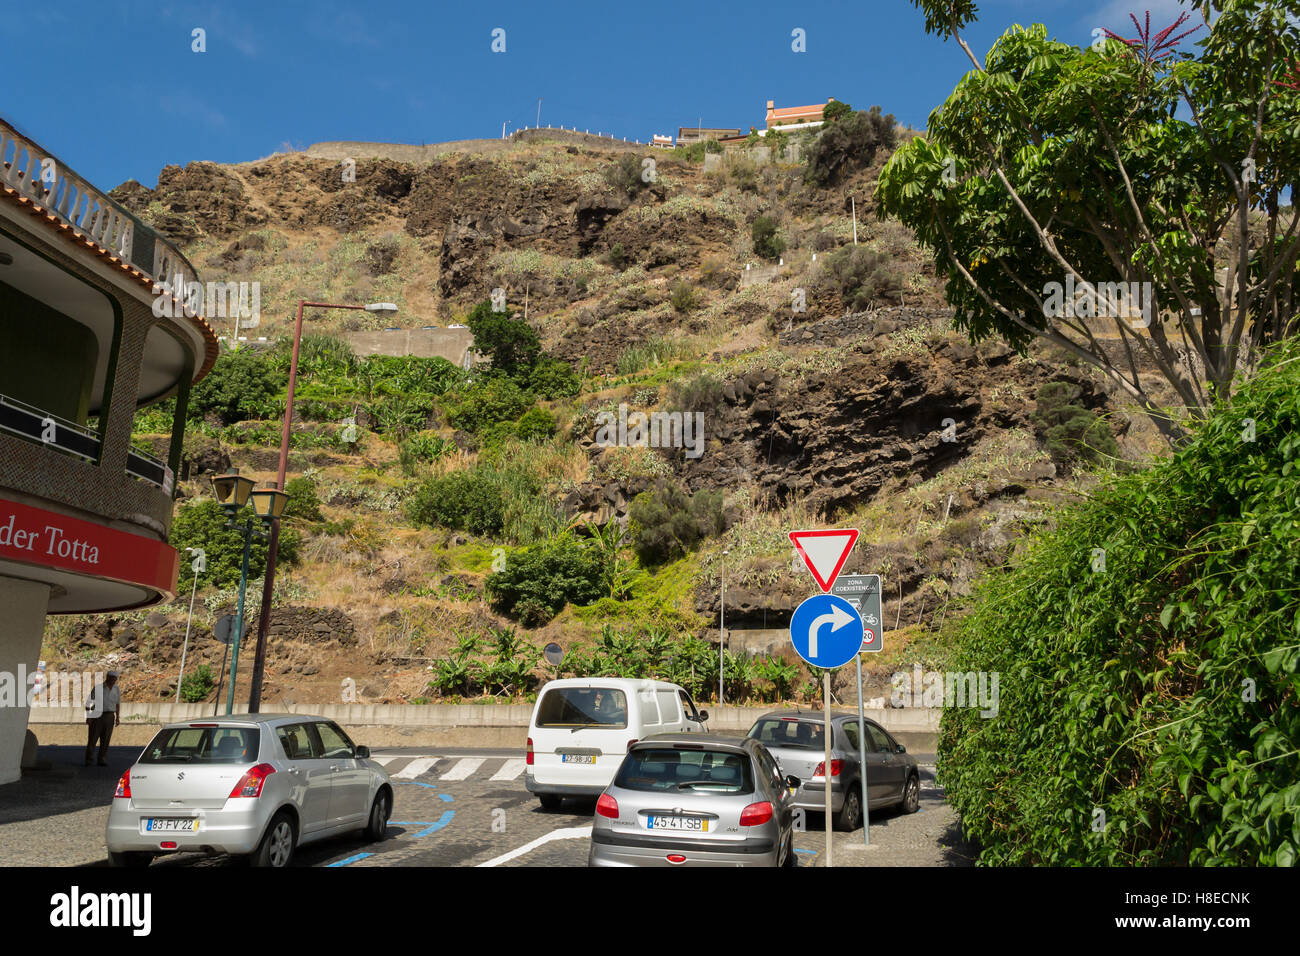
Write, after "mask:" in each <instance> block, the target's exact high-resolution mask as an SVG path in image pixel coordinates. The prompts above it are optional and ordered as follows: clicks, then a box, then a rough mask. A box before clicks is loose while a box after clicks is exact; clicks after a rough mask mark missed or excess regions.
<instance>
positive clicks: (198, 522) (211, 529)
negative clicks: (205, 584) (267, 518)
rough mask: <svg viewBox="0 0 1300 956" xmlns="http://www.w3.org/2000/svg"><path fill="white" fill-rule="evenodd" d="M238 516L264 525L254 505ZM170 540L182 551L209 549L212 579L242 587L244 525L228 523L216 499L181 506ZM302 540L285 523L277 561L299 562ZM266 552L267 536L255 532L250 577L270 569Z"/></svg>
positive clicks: (222, 585)
mask: <svg viewBox="0 0 1300 956" xmlns="http://www.w3.org/2000/svg"><path fill="white" fill-rule="evenodd" d="M235 517H236V520H237V521H238V522H239V524H240V525H241V526H242V525H243V523H244V521H245V520H247V519H248V518H252V519H253V529H254V530H255V531H261V530H262V528H263V526H262V519H260V518H258V517H255V516H254V514H253V509H252V508H249V507H245V508H244V509H243V510H242V511H240V512H239V513H238V514H237V515H236V516H235ZM168 541H169V542H170V543H171V546H172V547H173V548H175V549H176V550H178V551H181V552H184V550H185V549H186V548H203V549H204V551H206V552H207V559H208V570H207V578H208V580H209V581H210V582H211V583H212V584H213V585H215V586H216V587H219V588H237V587H239V568H240V562H241V561H242V560H243V555H244V532H243V528H242V527H238V528H228V527H226V516H225V512H223V511H222V509H221V505H219V504H217V502H216V501H214V500H212V499H211V498H205V499H202V500H199V501H196V502H194V503H192V504H188V505H184V506H183V507H181V508H179V509H177V511H176V517H175V518H174V519H173V520H172V529H171V535H170V536H169V537H168ZM301 544H302V536H301V535H300V534H299V533H298V532H297V531H296V530H294V529H293V528H288V527H285V526H284V525H283V524H281V527H280V543H279V548H278V551H277V555H278V557H277V561H278V562H279V563H283V564H294V563H296V562H297V560H298V551H299V548H300V547H301ZM266 553H267V541H266V539H265V538H260V537H257V536H254V537H253V540H252V546H251V547H250V548H249V554H248V578H249V580H250V581H251V580H253V578H256V577H260V576H261V575H262V572H263V571H265V570H266Z"/></svg>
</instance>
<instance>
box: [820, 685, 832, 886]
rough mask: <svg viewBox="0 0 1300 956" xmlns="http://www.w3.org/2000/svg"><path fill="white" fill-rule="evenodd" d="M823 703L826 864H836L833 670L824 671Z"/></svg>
mask: <svg viewBox="0 0 1300 956" xmlns="http://www.w3.org/2000/svg"><path fill="white" fill-rule="evenodd" d="M822 705H823V707H824V709H825V711H826V724H825V726H824V727H823V728H822V737H823V738H824V739H825V742H826V762H825V763H824V764H822V779H823V780H825V781H826V826H825V830H826V865H827V866H828V867H830V866H834V865H835V863H834V858H833V857H832V856H831V829H832V824H831V672H830V671H829V670H825V671H822Z"/></svg>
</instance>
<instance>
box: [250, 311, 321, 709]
mask: <svg viewBox="0 0 1300 956" xmlns="http://www.w3.org/2000/svg"><path fill="white" fill-rule="evenodd" d="M306 304H307V303H306V301H304V300H302V299H299V300H298V317H297V318H296V319H295V320H294V323H293V354H292V356H291V357H290V359H289V392H288V394H287V395H286V397H285V402H284V423H283V424H282V425H281V426H280V462H279V466H278V468H277V470H276V477H275V487H276V488H278V489H279V490H280V491H284V480H285V474H286V473H287V472H288V470H289V434H290V430H291V428H292V425H293V393H294V390H295V388H296V387H297V384H298V347H299V345H300V344H301V342H302V312H303V308H304V307H305V306H306ZM279 547H280V521H279V519H278V518H277V519H276V520H275V521H272V522H271V538H270V540H269V541H268V542H267V549H266V574H265V576H264V577H263V578H262V608H261V611H260V612H259V613H258V615H257V649H256V650H255V651H254V653H253V680H252V686H251V687H250V688H249V691H248V712H249V713H250V714H256V713H259V712H260V711H261V707H262V676H263V674H264V673H265V671H266V635H267V632H268V630H269V629H270V626H271V596H272V595H273V594H274V593H275V565H276V560H275V559H276V552H277V551H278V550H279Z"/></svg>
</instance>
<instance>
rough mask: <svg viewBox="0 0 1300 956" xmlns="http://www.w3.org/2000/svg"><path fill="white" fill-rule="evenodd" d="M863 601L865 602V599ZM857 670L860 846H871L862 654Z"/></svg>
mask: <svg viewBox="0 0 1300 956" xmlns="http://www.w3.org/2000/svg"><path fill="white" fill-rule="evenodd" d="M863 600H866V599H865V598H864V599H863ZM853 663H854V664H856V665H857V668H858V767H859V768H860V771H859V777H860V778H861V782H862V845H863V846H871V811H870V809H869V805H868V803H867V722H866V718H865V717H864V716H863V715H862V653H861V651H859V652H858V653H857V654H856V655H854V658H853Z"/></svg>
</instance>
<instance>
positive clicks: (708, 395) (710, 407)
mask: <svg viewBox="0 0 1300 956" xmlns="http://www.w3.org/2000/svg"><path fill="white" fill-rule="evenodd" d="M725 390H726V383H724V382H723V381H722V379H720V378H718V377H717V376H715V375H710V374H709V373H708V372H704V373H701V374H700V375H696V376H695V377H694V378H688V379H675V380H674V381H672V382H669V383H668V407H669V408H670V409H671V410H672V411H675V412H703V413H704V414H705V415H706V416H711V415H715V414H719V413H721V412H722V411H723V410H724V409H725V408H726V398H725V396H724V394H723V393H724V391H725Z"/></svg>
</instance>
